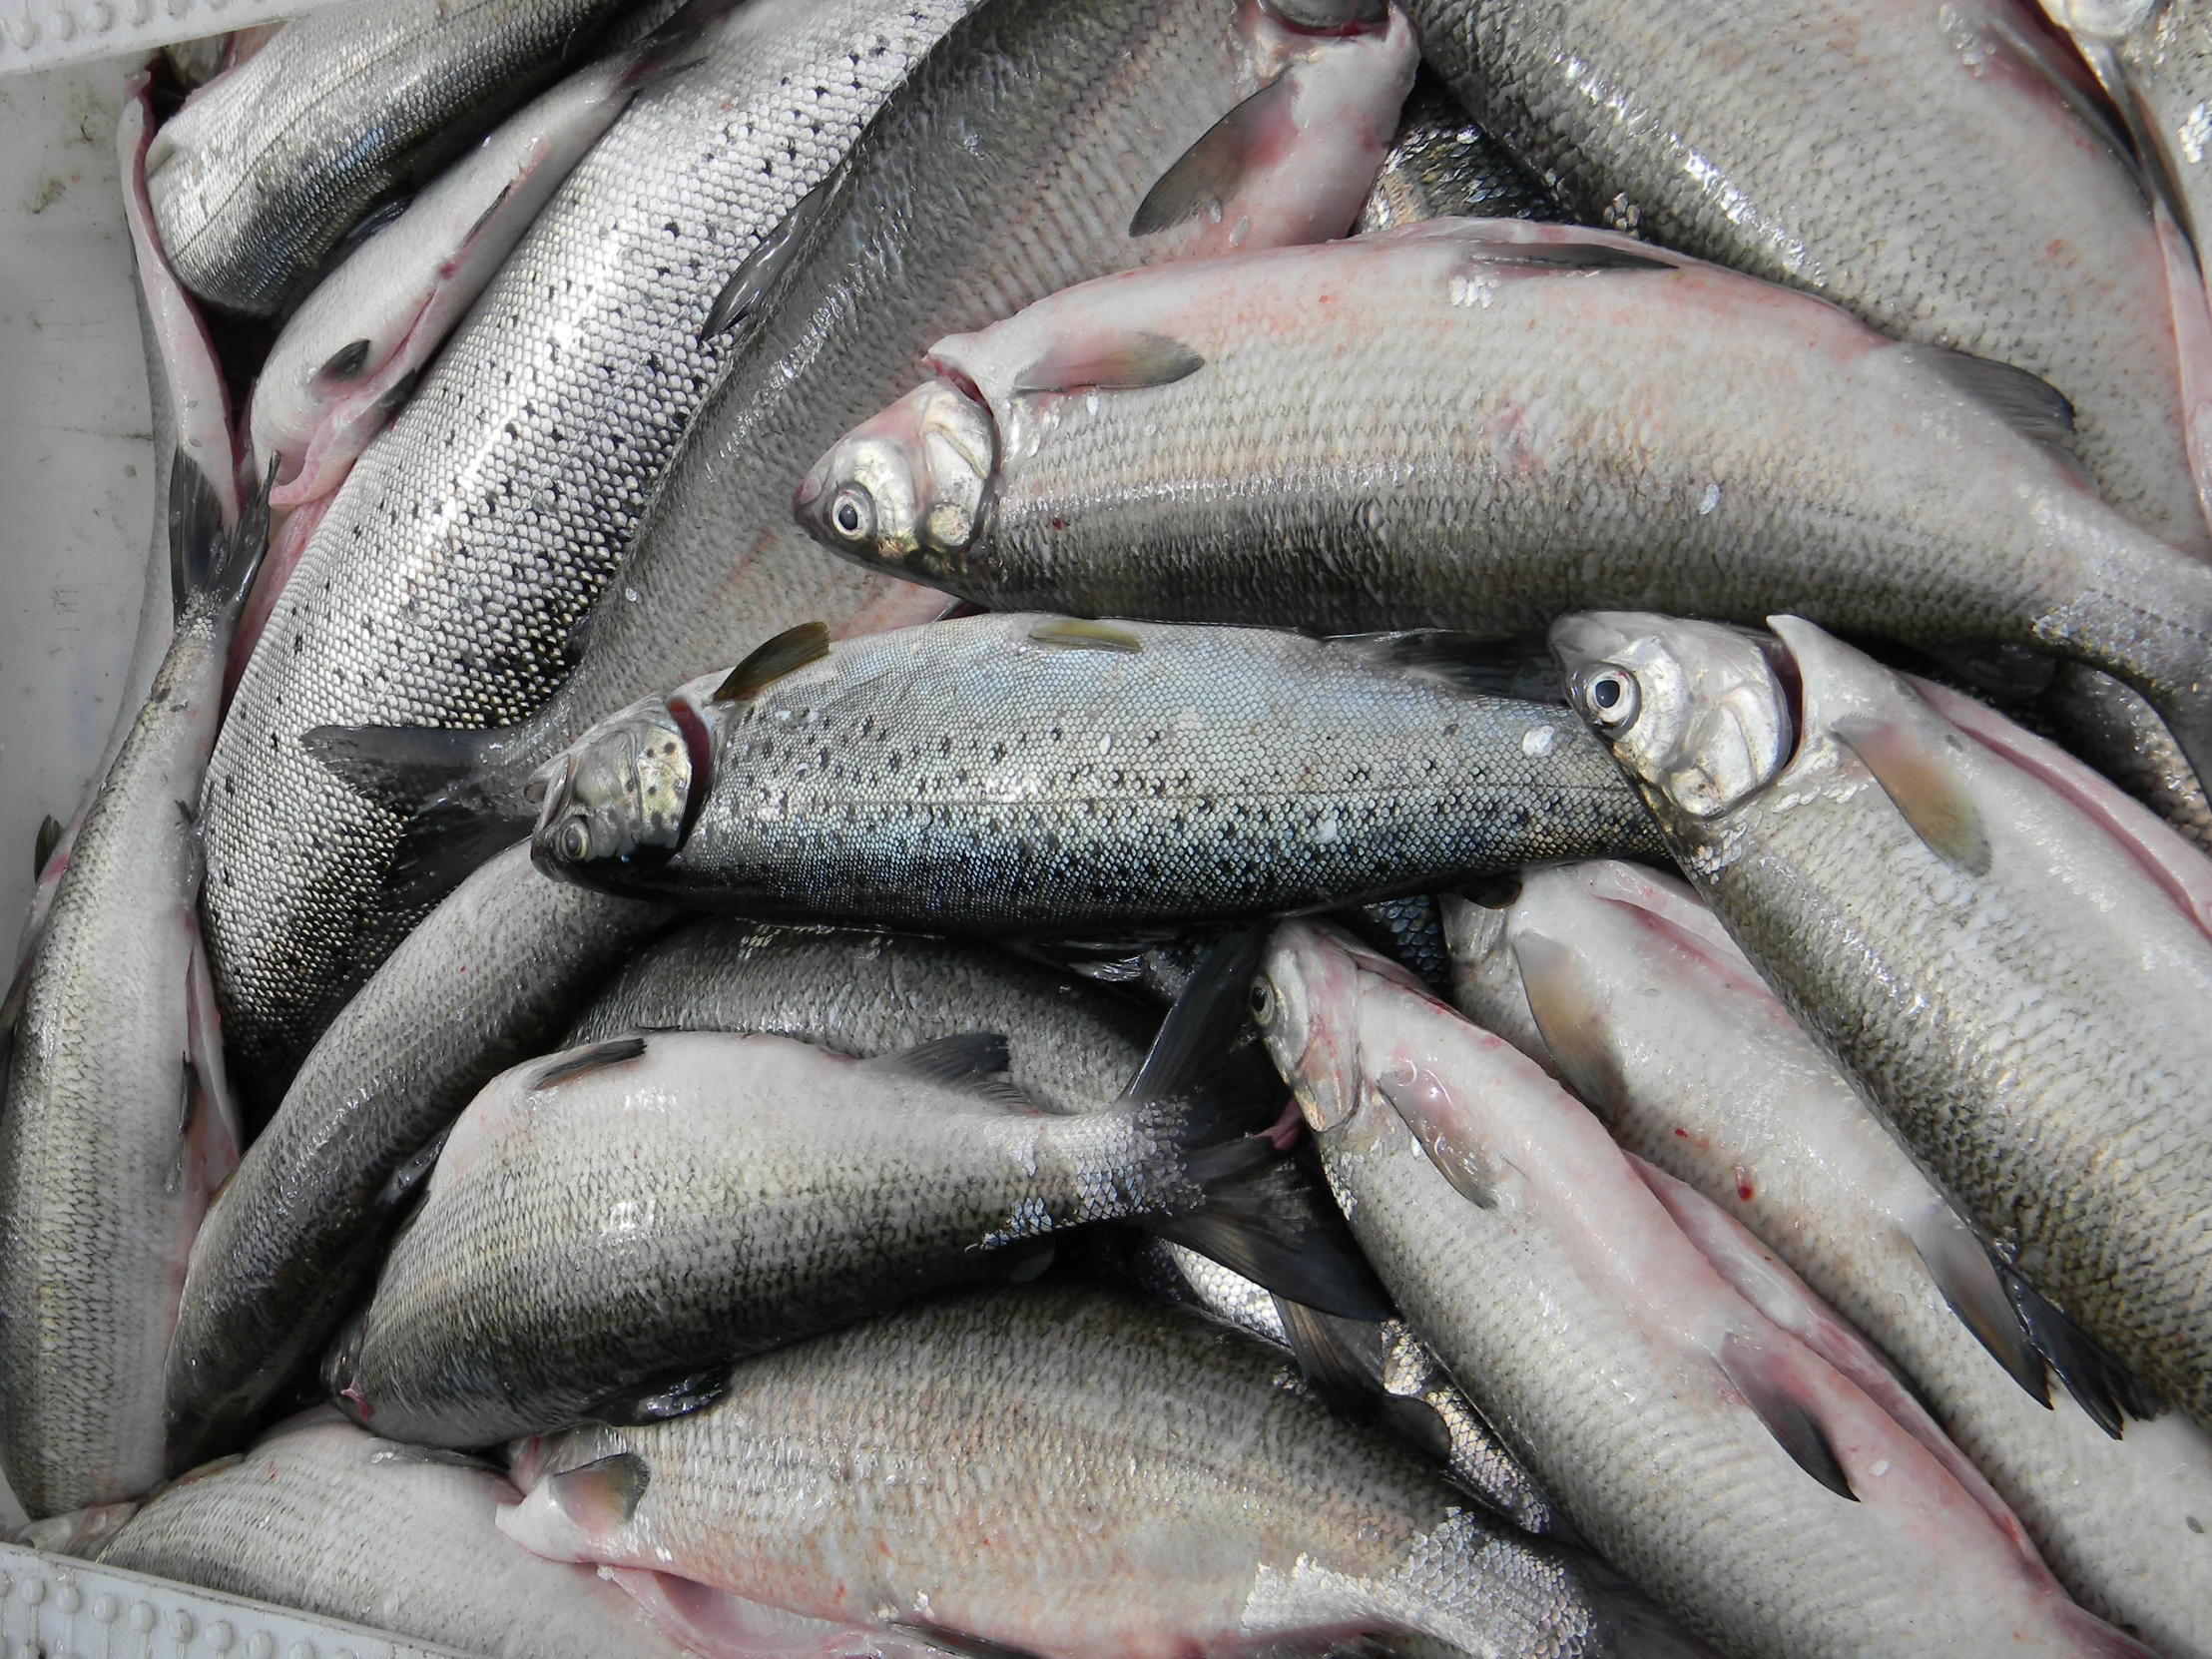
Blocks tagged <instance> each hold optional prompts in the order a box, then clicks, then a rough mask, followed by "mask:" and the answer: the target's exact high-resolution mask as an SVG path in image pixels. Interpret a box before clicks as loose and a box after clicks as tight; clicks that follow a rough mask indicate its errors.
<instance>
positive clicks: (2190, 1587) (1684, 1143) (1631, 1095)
mask: <svg viewBox="0 0 2212 1659" xmlns="http://www.w3.org/2000/svg"><path fill="white" fill-rule="evenodd" d="M2206 873H2207V876H2208V877H2212V865H2208V866H2207V870H2206ZM1502 915H1503V917H1504V923H1505V924H1504V927H1503V928H1502V929H1501V930H1500V931H1501V933H1502V937H1501V939H1500V940H1499V943H1500V944H1501V945H1502V947H1503V948H1502V951H1501V954H1502V955H1503V957H1504V960H1505V966H1506V969H1507V971H1509V972H1512V973H1514V974H1515V975H1517V976H1519V977H1521V978H1524V979H1525V984H1521V985H1520V986H1519V987H1518V988H1519V989H1520V991H1521V994H1522V1010H1521V1011H1522V1018H1523V1020H1524V1021H1525V1020H1527V1019H1529V1017H1530V1016H1529V1012H1528V1010H1529V1008H1530V1006H1531V1005H1532V1004H1533V1005H1536V1006H1538V1007H1539V1008H1540V1014H1539V1015H1538V1016H1537V1017H1539V1018H1540V1019H1541V1020H1542V1021H1543V1023H1544V1028H1545V1029H1546V1030H1550V1031H1553V1032H1554V1033H1556V1034H1557V1036H1558V1038H1559V1045H1560V1047H1559V1052H1561V1053H1564V1054H1567V1055H1571V1056H1573V1064H1572V1065H1570V1066H1569V1067H1568V1070H1569V1073H1570V1075H1571V1077H1572V1078H1573V1080H1574V1083H1575V1086H1576V1088H1577V1090H1578V1092H1580V1093H1581V1094H1582V1095H1583V1098H1584V1099H1585V1100H1587V1101H1589V1102H1590V1104H1591V1105H1592V1106H1593V1107H1594V1108H1595V1109H1596V1110H1597V1111H1598V1112H1599V1113H1600V1115H1601V1116H1604V1117H1605V1119H1606V1122H1607V1125H1608V1127H1609V1128H1610V1129H1611V1130H1612V1132H1613V1136H1614V1138H1615V1139H1616V1140H1617V1141H1619V1142H1620V1143H1621V1144H1622V1145H1623V1146H1625V1147H1626V1148H1628V1149H1629V1150H1630V1151H1632V1152H1634V1153H1636V1154H1637V1155H1639V1156H1641V1157H1643V1158H1646V1159H1648V1160H1650V1161H1651V1162H1653V1163H1655V1164H1657V1165H1658V1166H1659V1167H1660V1168H1662V1169H1664V1170H1666V1171H1667V1172H1668V1173H1670V1174H1672V1175H1674V1176H1676V1177H1677V1178H1679V1179H1681V1180H1683V1181H1686V1182H1688V1183H1689V1184H1690V1185H1691V1186H1693V1187H1695V1188H1696V1189H1697V1190H1698V1191H1699V1192H1702V1193H1703V1194H1704V1195H1705V1196H1706V1197H1707V1198H1709V1199H1711V1200H1712V1201H1714V1202H1715V1203H1717V1204H1719V1205H1721V1206H1722V1207H1723V1208H1724V1209H1726V1210H1728V1211H1729V1212H1730V1213H1731V1214H1732V1215H1734V1216H1735V1217H1736V1218H1737V1219H1738V1220H1739V1221H1741V1222H1743V1223H1744V1224H1745V1225H1746V1226H1748V1227H1750V1228H1751V1229H1752V1230H1753V1231H1754V1232H1756V1233H1757V1234H1758V1235H1759V1237H1760V1238H1761V1239H1762V1240H1764V1241H1765V1242H1766V1243H1767V1244H1768V1245H1770V1246H1771V1247H1772V1248H1773V1249H1774V1250H1775V1251H1776V1252H1777V1253H1778V1254H1779V1255H1780V1256H1781V1258H1782V1259H1783V1260H1784V1261H1785V1262H1786V1263H1788V1264H1789V1266H1790V1267H1791V1268H1793V1269H1795V1270H1796V1271H1797V1272H1798V1273H1800V1274H1801V1275H1803V1276H1804V1278H1805V1280H1806V1282H1807V1283H1808V1284H1809V1285H1810V1286H1811V1287H1812V1288H1813V1290H1814V1291H1815V1292H1817V1293H1818V1294H1819V1295H1820V1296H1821V1297H1822V1298H1823V1299H1824V1300H1825V1301H1826V1302H1828V1303H1829V1304H1830V1305H1831V1306H1832V1307H1834V1308H1835V1309H1836V1311H1837V1312H1838V1313H1840V1314H1842V1315H1843V1316H1844V1317H1845V1318H1846V1319H1848V1320H1850V1321H1852V1322H1853V1323H1854V1324H1855V1325H1857V1326H1858V1327H1859V1329H1861V1330H1862V1331H1864V1332H1865V1333H1866V1334H1867V1335H1868V1336H1869V1337H1870V1338H1872V1339H1873V1340H1874V1342H1875V1343H1876V1344H1877V1345H1878V1346H1880V1348H1881V1349H1882V1350H1883V1351H1884V1352H1885V1353H1886V1354H1888V1355H1889V1356H1890V1358H1891V1359H1893V1360H1895V1361H1896V1362H1897V1363H1898V1364H1899V1365H1900V1366H1901V1367H1902V1368H1903V1369H1904V1371H1905V1374H1906V1375H1907V1376H1908V1377H1909V1378H1911V1379H1912V1381H1913V1382H1914V1383H1915V1384H1916V1385H1917V1386H1918V1387H1919V1389H1920V1392H1921V1395H1922V1397H1923V1398H1925V1399H1926V1400H1927V1401H1928V1403H1929V1408H1930V1410H1931V1411H1932V1412H1933V1413H1934V1414H1935V1416H1936V1420H1937V1421H1938V1422H1940V1423H1941V1424H1942V1425H1943V1426H1944V1428H1945V1430H1946V1431H1947V1432H1948V1433H1949V1434H1950V1436H1951V1437H1952V1438H1953V1439H1954V1440H1956V1441H1957V1442H1958V1444H1959V1445H1960V1446H1961V1447H1962V1448H1963V1449H1964V1450H1965V1452H1966V1453H1967V1455H1968V1456H1970V1457H1971V1458H1972V1459H1973V1460H1974V1462H1975V1464H1976V1466H1978V1467H1979V1468H1980V1469H1981V1471H1982V1472H1983V1473H1984V1474H1986V1475H1987V1476H1988V1477H1989V1480H1990V1483H1991V1484H1992V1485H1994V1486H1995V1487H1996V1489H1997V1492H1998V1494H1999V1495H2000V1496H2002V1497H2003V1498H2004V1500H2005V1502H2006V1503H2007V1504H2008V1505H2009V1506H2010V1507H2011V1509H2012V1510H2013V1512H2014V1513H2016V1514H2017V1515H2018V1516H2019V1518H2020V1521H2021V1524H2022V1525H2023V1526H2025V1527H2026V1528H2027V1531H2028V1535H2029V1536H2030V1537H2031V1538H2032V1539H2033V1540H2034V1542H2035V1545H2036V1548H2037V1549H2038V1550H2039V1551H2040V1553H2041V1554H2042V1556H2043V1559H2044V1560H2045V1561H2047V1562H2048V1563H2049V1564H2050V1566H2051V1569H2052V1571H2053V1572H2055V1573H2056V1574H2057V1576H2058V1578H2059V1580H2060V1582H2061V1583H2063V1584H2065V1586H2066V1587H2067V1589H2068V1591H2069V1592H2070V1593H2071V1594H2072V1595H2073V1596H2074V1597H2075V1599H2077V1600H2078V1601H2080V1602H2081V1604H2082V1605H2083V1606H2085V1607H2087V1608H2088V1609H2089V1610H2090V1611H2091V1612H2093V1613H2096V1614H2098V1615H2099V1616H2100V1617H2102V1618H2104V1619H2107V1620H2109V1621H2110V1622H2111V1623H2113V1624H2115V1625H2118V1626H2120V1627H2121V1628H2123V1629H2127V1630H2130V1631H2132V1632H2134V1633H2135V1634H2136V1635H2138V1636H2140V1637H2141V1638H2142V1639H2143V1640H2144V1641H2145V1642H2147V1643H2149V1644H2150V1645H2151V1646H2153V1647H2155V1648H2157V1649H2158V1650H2159V1651H2160V1652H2162V1653H2167V1654H2173V1655H2192V1656H2200V1655H2204V1654H2207V1653H2212V1622H2208V1620H2212V1539H2208V1538H2207V1537H2206V1536H2205V1535H2204V1534H2203V1533H2200V1532H2197V1531H2194V1530H2193V1529H2191V1528H2190V1527H2189V1525H2188V1521H2187V1517H2189V1516H2190V1515H2198V1516H2202V1515H2203V1514H2204V1513H2205V1511H2207V1510H2212V1435H2207V1434H2206V1433H2205V1431H2204V1430H2203V1429H2201V1428H2199V1427H2197V1426H2196V1425H2195V1424H2194V1423H2192V1422H2191V1421H2190V1420H2189V1419H2188V1418H2187V1417H2186V1416H2184V1415H2183V1414H2182V1413H2180V1412H2178V1411H2171V1410H2168V1411H2164V1412H2162V1413H2161V1414H2160V1415H2158V1416H2156V1417H2154V1418H2152V1419H2151V1420H2149V1421H2130V1422H2128V1423H2127V1424H2126V1427H2125V1431H2124V1435H2123V1436H2122V1437H2120V1438H2113V1437H2112V1436H2110V1435H2109V1434H2108V1433H2107V1432H2106V1430H2105V1429H2104V1428H2103V1427H2102V1426H2100V1425H2099V1423H2098V1422H2097V1421H2096V1420H2095V1419H2094V1418H2093V1417H2092V1416H2090V1415H2089V1413H2088V1412H2087V1411H2085V1410H2084V1409H2083V1408H2082V1406H2081V1405H2080V1404H2079V1403H2077V1402H2076V1400H2075V1399H2074V1398H2073V1397H2072V1395H2071V1394H2070V1393H2068V1392H2067V1390H2066V1388H2065V1387H2063V1386H2061V1385H2060V1380H2059V1378H2058V1377H2055V1376H2053V1377H2046V1376H2045V1366H2044V1362H2043V1359H2042V1357H2041V1355H2040V1354H2032V1353H2030V1354H2029V1355H2027V1356H2022V1357H2020V1358H2017V1359H2015V1360H2014V1362H2013V1363H2014V1364H2015V1365H2020V1366H2021V1367H2022V1369H2023V1370H2025V1371H2027V1372H2028V1374H2029V1376H2031V1377H2033V1378H2035V1379H2038V1380H2041V1382H2040V1386H2039V1388H2038V1390H2037V1391H2038V1392H2040V1393H2045V1394H2047V1396H2048V1398H2047V1402H2046V1400H2045V1399H2039V1398H2037V1397H2036V1395H2035V1394H2033V1393H2030V1392H2029V1391H2028V1388H2027V1386H2026V1383H2027V1381H2028V1378H2027V1377H2022V1378H2021V1379H2019V1380H2018V1381H2015V1379H2014V1377H2013V1376H2012V1375H2011V1374H2010V1373H2009V1372H2008V1371H2007V1369H2006V1366H2005V1364H2004V1363H2003V1362H2001V1361H2000V1360H1999V1359H1998V1358H1997V1357H1996V1355H1995V1354H1994V1353H1993V1352H1992V1350H1991V1349H1990V1348H1988V1347H1985V1346H1984V1345H1983V1343H1982V1342H1981V1341H1979V1340H1977V1338H1976V1337H1975V1336H1974V1334H1973V1332H1972V1330H1971V1329H1970V1328H1969V1326H1968V1324H1967V1323H1966V1317H1965V1315H1964V1314H1963V1313H1961V1312H1958V1311H1954V1305H1955V1307H1956V1308H1957V1309H1960V1310H1971V1311H1972V1313H1973V1316H1974V1317H1975V1318H1977V1319H1983V1320H1989V1321H1991V1322H1992V1323H1994V1324H1996V1325H1997V1327H1998V1328H1999V1331H2000V1334H2001V1337H2002V1340H2004V1341H2005V1342H2006V1343H2007V1345H2008V1347H2009V1349H2010V1351H2011V1352H2013V1353H2014V1354H2018V1351H2019V1350H2020V1349H2021V1348H2023V1347H2026V1346H2027V1344H2028V1342H2029V1340H2030V1339H2029V1338H2028V1335H2027V1333H2025V1332H2024V1331H2020V1330H2018V1329H2017V1323H2018V1316H2017V1315H2016V1314H2015V1313H2014V1312H2013V1310H2012V1308H2011V1307H2010V1305H2009V1304H2008V1303H2007V1302H2006V1301H2005V1298H2004V1291H2003V1288H2002V1286H2001V1284H2000V1282H1999V1280H1998V1277H1997V1275H1996V1274H1995V1273H1994V1272H1992V1271H1990V1269H1989V1266H1988V1259H1987V1258H1986V1257H1985V1256H1984V1255H1983V1254H1982V1253H1981V1247H1980V1245H1979V1243H1978V1241H1975V1240H1973V1239H1972V1236H1971V1235H1970V1234H1965V1233H1964V1228H1965V1224H1964V1223H1963V1222H1962V1221H1960V1220H1957V1219H1956V1218H1955V1215H1954V1212H1953V1210H1952V1207H1951V1204H1950V1201H1949V1199H1948V1198H1947V1197H1946V1196H1945V1195H1944V1194H1943V1192H1942V1190H1941V1189H1940V1188H1938V1187H1937V1186H1936V1184H1935V1183H1934V1182H1933V1181H1931V1180H1930V1179H1929V1178H1928V1177H1927V1176H1926V1175H1925V1174H1924V1173H1922V1171H1921V1170H1920V1168H1919V1167H1918V1166H1917V1165H1916V1164H1915V1162H1914V1160H1913V1158H1912V1155H1911V1154H1910V1153H1909V1152H1907V1151H1906V1150H1905V1148H1904V1147H1903V1146H1902V1145H1900V1144H1899V1142H1898V1141H1897V1139H1896V1137H1895V1135H1894V1133H1893V1132H1892V1131H1891V1130H1890V1129H1889V1128H1888V1127H1887V1126H1886V1125H1884V1124H1883V1123H1882V1122H1881V1120H1880V1119H1879V1118H1878V1117H1876V1116H1875V1114H1874V1113H1873V1111H1872V1110H1871V1109H1870V1108H1869V1107H1868V1106H1867V1104H1866V1103H1865V1101H1864V1100H1863V1099H1862V1098H1861V1096H1860V1095H1859V1094H1858V1092H1857V1090H1856V1088H1855V1087H1854V1085H1853V1084H1852V1083H1850V1082H1849V1081H1848V1080H1847V1079H1846V1078H1845V1077H1844V1075H1843V1074H1842V1073H1840V1072H1838V1071H1837V1070H1836V1069H1835V1067H1834V1065H1833V1063H1832V1062H1830V1061H1829V1059H1828V1057H1827V1056H1826V1055H1825V1054H1824V1053H1823V1052H1822V1051H1821V1050H1820V1049H1819V1048H1818V1047H1817V1046H1816V1045H1815V1044H1814V1042H1813V1040H1812V1039H1811V1038H1810V1037H1808V1036H1807V1035H1805V1033H1804V1032H1802V1031H1800V1030H1799V1029H1798V1027H1797V1025H1796V1023H1795V1022H1794V1021H1793V1020H1792V1019H1791V1018H1790V1016H1789V1014H1788V1013H1787V1012H1786V1011H1785V1010H1784V1009H1783V1007H1782V1005H1781V1004H1780V1003H1779V1002H1778V1001H1776V1000H1775V998H1774V996H1773V993H1772V992H1770V991H1768V990H1767V988H1766V986H1765V984H1764V983H1763V982H1761V980H1760V979H1759V977H1758V973H1757V970H1756V969H1754V968H1753V967H1752V965H1751V963H1750V962H1749V961H1747V960H1745V958H1744V956H1743V954H1742V953H1741V952H1740V951H1739V950H1738V949H1737V947H1736V945H1735V943H1734V942H1733V941H1732V940H1731V939H1730V938H1729V937H1728V935H1727V934H1726V933H1725V932H1723V931H1722V930H1721V927H1720V924H1719V923H1718V922H1717V921H1716V920H1714V918H1713V917H1712V915H1711V913H1710V912H1709V911H1707V910H1706V909H1705V907H1704V906H1703V905H1702V904H1700V903H1699V902H1698V901H1697V899H1696V898H1695V897H1694V896H1693V895H1692V894H1691V892H1690V891H1689V890H1688V889H1687V888H1686V887H1684V886H1683V885H1682V884H1681V883H1680V882H1679V881H1677V880H1675V879H1674V878H1672V877H1669V876H1664V875H1660V874H1657V873H1655V872H1653V871H1649V870H1641V869H1636V868H1633V867H1632V866H1629V865H1625V864H1615V863H1592V864H1581V865H1567V866H1561V867H1556V868H1552V869H1547V870H1541V871H1536V872H1532V873H1531V874H1530V875H1529V876H1528V877H1527V879H1526V880H1525V881H1524V883H1523V884H1522V887H1521V890H1520V893H1519V895H1518V896H1517V897H1516V898H1515V899H1514V900H1513V902H1512V903H1511V904H1510V905H1509V906H1508V907H1507V908H1506V909H1505V910H1504V911H1503V912H1502ZM1538 1042H1539V1046H1540V1045H1541V1038H1539V1039H1538ZM1938 1229H1941V1230H1956V1233H1959V1234H1964V1236H1963V1237H1962V1238H1960V1239H1959V1243H1960V1245H1961V1246H1963V1249H1964V1252H1965V1255H1964V1259H1963V1260H1962V1261H1960V1262H1958V1263H1956V1264H1955V1265H1952V1266H1951V1267H1950V1268H1949V1271H1948V1274H1947V1276H1945V1275H1938V1273H1936V1271H1935V1269H1934V1267H1933V1266H1932V1264H1933V1263H1936V1262H1940V1261H1944V1260H1945V1257H1944V1255H1943V1253H1942V1249H1941V1245H1940V1243H1939V1242H1937V1241H1938V1240H1939V1239H1940V1238H1941V1237H1942V1236H1943V1235H1942V1234H1941V1233H1939V1232H1938V1231H1937V1230H1938ZM1924 1239H1925V1240H1928V1241H1929V1242H1928V1243H1927V1244H1926V1245H1925V1246H1924V1244H1923V1242H1922V1241H1923V1240H1924ZM2067 1358H2071V1357H2070V1356H2069V1357H2067Z"/></svg>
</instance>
